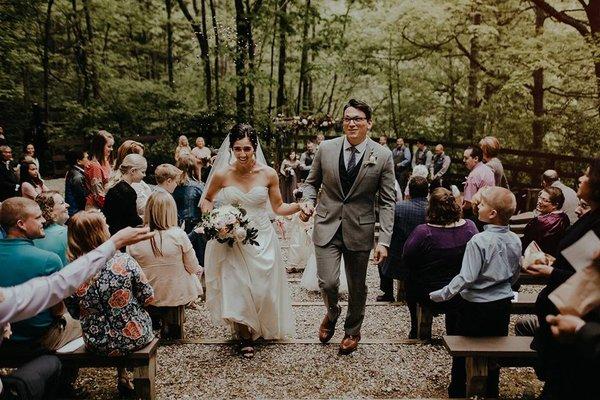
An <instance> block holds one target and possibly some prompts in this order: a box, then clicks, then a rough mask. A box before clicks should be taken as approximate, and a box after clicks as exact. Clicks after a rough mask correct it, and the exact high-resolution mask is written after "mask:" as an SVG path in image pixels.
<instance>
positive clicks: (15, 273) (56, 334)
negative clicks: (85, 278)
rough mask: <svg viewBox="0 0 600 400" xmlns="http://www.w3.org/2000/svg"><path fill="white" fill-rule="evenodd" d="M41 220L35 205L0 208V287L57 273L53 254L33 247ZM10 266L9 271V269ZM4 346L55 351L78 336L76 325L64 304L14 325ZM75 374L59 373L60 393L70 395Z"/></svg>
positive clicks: (21, 201)
mask: <svg viewBox="0 0 600 400" xmlns="http://www.w3.org/2000/svg"><path fill="white" fill-rule="evenodd" d="M44 222H45V220H44V217H43V216H42V211H41V210H40V207H39V206H38V205H37V203H36V202H35V201H33V200H31V199H27V198H23V197H14V198H11V199H8V200H6V201H5V202H3V203H2V206H0V224H2V226H3V227H4V229H5V230H6V234H7V237H6V239H2V240H0V265H2V266H3V267H2V268H0V287H9V286H15V285H19V284H22V283H24V282H27V281H28V280H30V279H33V278H36V277H39V276H45V275H50V274H52V273H54V272H56V271H59V270H60V269H61V268H62V266H63V264H62V261H61V260H60V257H59V256H57V255H56V254H54V253H52V252H49V251H46V250H42V249H39V248H37V247H35V246H34V244H33V239H39V238H43V237H44V234H45V233H44V226H43V224H44ZM9 266H10V268H9ZM12 332H13V335H12V337H11V339H10V341H8V342H7V343H8V344H10V345H11V346H15V347H18V348H20V349H23V350H30V349H40V348H41V349H46V350H57V349H59V348H61V347H62V346H64V345H65V344H67V343H69V342H70V341H72V340H74V339H76V338H78V337H80V336H81V325H80V324H79V321H76V320H74V319H73V318H71V316H70V315H69V313H68V312H66V310H65V307H64V304H63V303H59V304H57V305H55V306H54V307H52V308H50V309H48V310H45V311H42V312H40V313H39V314H37V315H35V316H33V317H31V318H29V319H26V320H23V321H19V322H16V323H14V324H13V325H12ZM76 377H77V370H76V369H75V370H74V369H70V370H63V374H62V379H63V384H62V385H61V386H62V387H61V390H63V391H66V392H72V391H73V390H74V389H73V386H72V384H73V382H74V381H75V378H76Z"/></svg>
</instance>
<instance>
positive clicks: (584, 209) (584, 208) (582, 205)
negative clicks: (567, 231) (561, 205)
mask: <svg viewBox="0 0 600 400" xmlns="http://www.w3.org/2000/svg"><path fill="white" fill-rule="evenodd" d="M589 211H590V205H589V204H588V202H587V201H585V200H583V199H579V204H578V205H577V207H576V208H575V214H576V215H577V218H581V217H583V216H584V215H585V214H587V213H588V212H589Z"/></svg>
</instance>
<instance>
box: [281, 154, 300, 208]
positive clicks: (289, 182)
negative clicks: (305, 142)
mask: <svg viewBox="0 0 600 400" xmlns="http://www.w3.org/2000/svg"><path fill="white" fill-rule="evenodd" d="M299 168H300V161H299V160H298V159H297V158H296V151H294V150H292V151H290V153H289V154H288V156H287V157H286V158H285V160H283V161H282V162H281V167H280V168H279V173H280V174H281V178H280V182H281V183H280V184H279V188H280V190H281V197H282V198H283V201H284V202H285V203H293V202H294V201H296V200H295V198H294V190H296V189H297V188H298V172H299Z"/></svg>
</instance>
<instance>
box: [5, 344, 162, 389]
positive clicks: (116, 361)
mask: <svg viewBox="0 0 600 400" xmlns="http://www.w3.org/2000/svg"><path fill="white" fill-rule="evenodd" d="M157 348H158V339H154V340H152V342H150V343H149V344H148V345H147V346H146V347H144V348H143V349H140V350H138V351H136V352H135V353H132V354H129V355H127V356H122V357H108V356H100V355H97V354H93V353H89V352H87V351H86V349H85V346H81V347H80V348H78V349H77V350H75V351H73V352H71V353H56V356H57V357H58V358H59V359H60V361H61V362H62V364H63V367H64V366H70V367H76V368H115V367H129V368H133V379H134V385H135V391H136V395H137V397H138V398H141V399H148V400H154V399H156V383H155V380H156V349H157ZM31 358H32V355H31V354H30V353H27V352H23V351H11V350H10V349H0V368H18V367H20V366H21V365H23V364H24V363H26V362H27V361H29V360H30V359H31Z"/></svg>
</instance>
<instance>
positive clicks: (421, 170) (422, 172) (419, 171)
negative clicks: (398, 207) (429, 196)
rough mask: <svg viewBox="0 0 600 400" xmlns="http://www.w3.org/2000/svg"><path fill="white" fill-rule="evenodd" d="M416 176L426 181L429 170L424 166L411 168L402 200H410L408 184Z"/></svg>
mask: <svg viewBox="0 0 600 400" xmlns="http://www.w3.org/2000/svg"><path fill="white" fill-rule="evenodd" d="M417 176H420V177H421V178H425V179H427V177H428V176H429V170H428V169H427V167H426V166H424V165H416V166H415V167H414V168H413V170H412V173H411V174H410V177H409V178H408V184H407V185H406V188H405V189H404V199H405V200H408V199H409V198H410V193H409V192H408V185H409V184H410V181H411V180H412V179H413V178H414V177H417ZM428 188H429V186H428ZM428 190H429V189H428Z"/></svg>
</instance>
